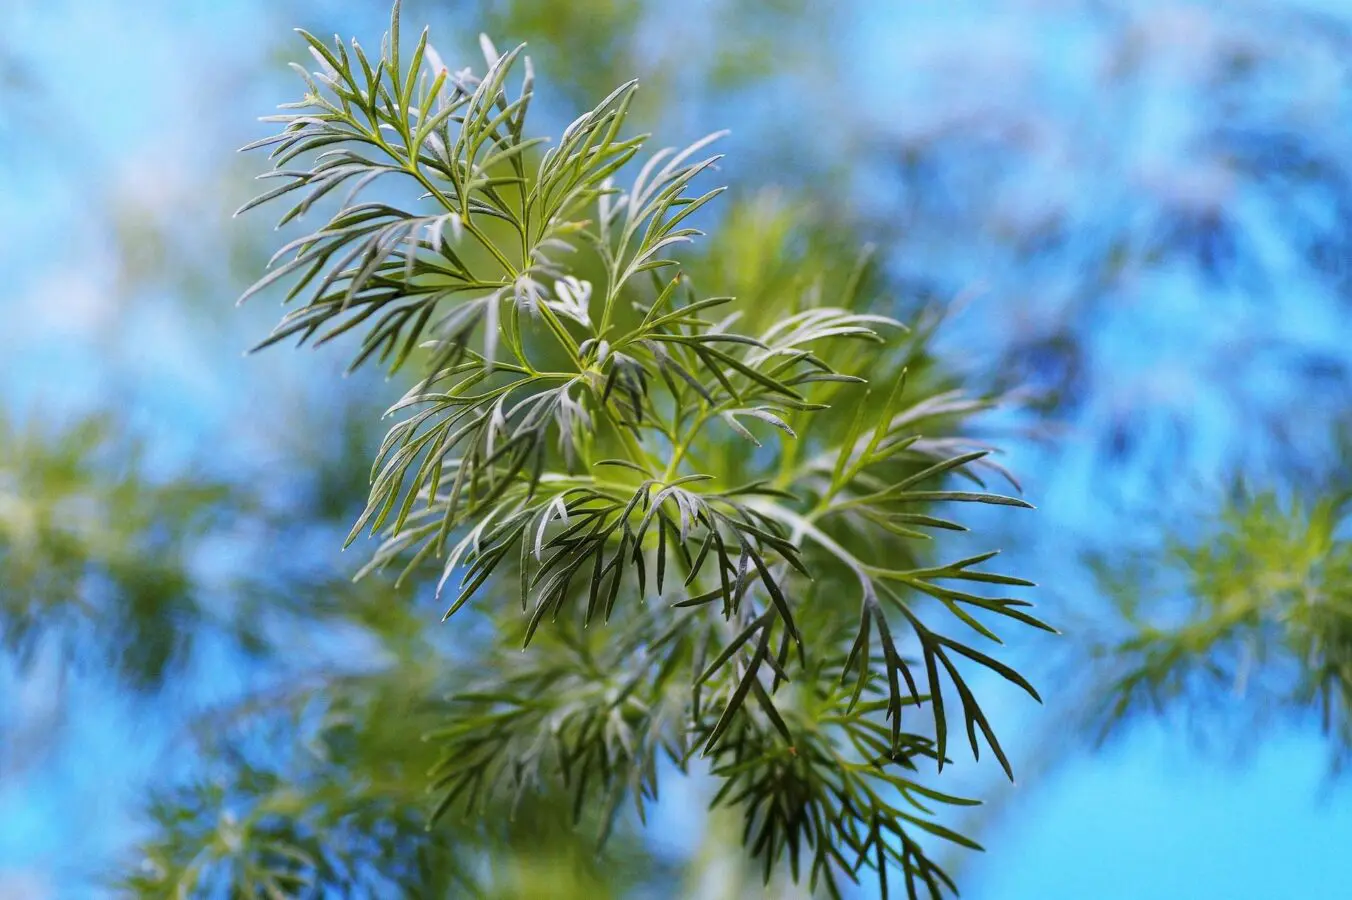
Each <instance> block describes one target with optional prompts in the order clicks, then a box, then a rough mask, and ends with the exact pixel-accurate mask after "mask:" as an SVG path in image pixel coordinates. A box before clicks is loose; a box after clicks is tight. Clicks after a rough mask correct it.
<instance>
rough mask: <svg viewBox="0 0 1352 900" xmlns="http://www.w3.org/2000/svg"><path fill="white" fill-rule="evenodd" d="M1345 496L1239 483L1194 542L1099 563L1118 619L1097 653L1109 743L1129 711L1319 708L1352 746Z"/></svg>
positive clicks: (1340, 755)
mask: <svg viewBox="0 0 1352 900" xmlns="http://www.w3.org/2000/svg"><path fill="white" fill-rule="evenodd" d="M1347 500H1348V497H1347V495H1346V494H1330V495H1325V496H1322V497H1320V498H1319V499H1317V500H1315V501H1314V502H1302V501H1300V500H1290V501H1288V502H1283V501H1281V500H1280V499H1279V498H1278V497H1277V495H1276V494H1274V493H1273V492H1271V491H1264V492H1259V493H1251V492H1249V491H1247V490H1244V489H1236V490H1235V491H1234V493H1233V496H1232V497H1231V498H1230V501H1229V503H1228V504H1227V505H1226V507H1225V508H1224V509H1223V510H1222V511H1221V512H1220V513H1219V514H1218V515H1217V516H1216V518H1215V520H1214V521H1213V522H1211V523H1209V524H1208V525H1206V526H1204V527H1203V528H1201V529H1200V530H1199V531H1200V533H1199V534H1198V535H1197V536H1196V537H1192V538H1188V539H1183V538H1178V537H1170V538H1169V539H1168V540H1167V542H1166V545H1165V547H1164V548H1163V550H1162V551H1158V552H1156V551H1152V552H1149V553H1140V554H1138V555H1135V556H1134V557H1129V558H1127V559H1121V558H1114V559H1112V560H1107V559H1104V558H1101V557H1100V558H1098V559H1097V560H1096V566H1097V569H1098V571H1099V572H1100V574H1101V576H1102V583H1103V584H1104V585H1105V586H1107V587H1108V592H1107V593H1108V595H1109V596H1110V597H1111V598H1112V599H1113V600H1114V606H1115V609H1116V612H1117V614H1118V615H1117V617H1116V618H1115V619H1114V620H1112V621H1111V623H1110V626H1109V628H1107V629H1104V628H1103V626H1102V625H1100V626H1099V628H1098V629H1097V630H1098V633H1099V635H1100V637H1099V639H1098V640H1097V641H1096V642H1095V643H1094V644H1093V645H1092V649H1091V650H1090V654H1089V655H1090V658H1091V659H1092V663H1091V665H1092V666H1093V667H1094V670H1097V671H1101V672H1104V673H1105V674H1104V675H1103V676H1102V677H1101V679H1098V680H1096V682H1095V687H1094V688H1093V689H1092V690H1090V691H1089V696H1090V698H1091V709H1092V713H1093V716H1094V719H1095V721H1096V722H1097V730H1098V734H1099V736H1100V737H1101V738H1104V737H1107V736H1109V735H1111V734H1114V733H1115V732H1116V731H1117V730H1119V729H1120V727H1121V726H1122V724H1123V723H1124V722H1126V721H1127V720H1129V719H1130V718H1131V717H1133V716H1136V715H1141V714H1146V715H1166V716H1173V715H1182V716H1185V717H1188V718H1190V719H1192V720H1193V721H1199V720H1200V719H1202V718H1203V717H1204V714H1206V713H1210V714H1211V715H1210V716H1205V721H1206V722H1207V724H1208V728H1210V727H1211V726H1212V725H1214V724H1215V721H1216V720H1217V719H1219V720H1222V721H1223V720H1224V719H1225V718H1226V717H1227V714H1228V716H1229V717H1235V716H1238V717H1240V718H1243V719H1248V718H1250V717H1253V718H1263V717H1270V716H1296V717H1305V716H1311V715H1312V716H1313V717H1314V718H1316V719H1317V720H1318V721H1319V722H1320V724H1321V727H1322V728H1323V730H1324V732H1325V733H1326V734H1327V735H1329V738H1330V742H1331V745H1332V751H1333V760H1334V763H1335V765H1336V766H1341V765H1342V764H1344V763H1345V762H1346V760H1347V759H1348V756H1349V753H1350V752H1352V716H1350V715H1349V713H1350V712H1352V539H1349V535H1348V533H1347V530H1346V525H1347Z"/></svg>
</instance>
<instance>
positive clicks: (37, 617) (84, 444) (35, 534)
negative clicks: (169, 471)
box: [0, 416, 229, 690]
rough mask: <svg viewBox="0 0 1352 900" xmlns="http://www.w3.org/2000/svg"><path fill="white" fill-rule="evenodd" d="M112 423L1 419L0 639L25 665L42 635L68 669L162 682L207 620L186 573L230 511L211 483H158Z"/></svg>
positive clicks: (137, 683) (144, 683)
mask: <svg viewBox="0 0 1352 900" xmlns="http://www.w3.org/2000/svg"><path fill="white" fill-rule="evenodd" d="M141 456H142V454H141V450H140V449H139V448H138V446H137V445H136V444H135V443H134V442H132V441H130V440H128V439H126V438H124V437H123V436H121V435H119V434H118V433H117V431H116V428H115V420H114V419H113V418H111V417H109V416H91V417H87V418H84V419H81V420H78V421H76V422H75V423H74V424H72V425H70V426H68V427H56V428H53V427H43V426H42V425H41V424H39V423H37V422H33V423H30V424H27V425H20V424H18V423H16V422H14V421H11V420H10V419H8V418H3V417H0V640H3V643H4V646H5V649H6V650H7V651H9V652H11V653H13V654H14V655H15V657H16V658H17V659H18V661H19V663H20V666H21V668H22V667H25V666H26V665H27V663H28V661H29V660H31V658H32V654H33V652H34V651H35V650H36V649H37V648H38V647H39V646H40V645H41V643H42V640H43V638H44V637H50V638H52V639H54V640H56V641H57V642H58V643H59V644H60V645H61V647H62V657H63V660H64V664H65V665H78V664H89V663H92V664H93V665H95V666H97V667H98V669H99V670H100V671H103V670H105V667H106V668H107V670H111V671H113V672H116V673H117V674H118V675H119V676H120V677H121V678H123V679H124V680H125V682H126V683H127V684H128V685H130V686H133V687H135V688H137V689H139V690H149V689H153V688H156V687H158V686H160V685H161V684H162V683H163V682H164V680H165V678H166V677H167V676H168V674H169V673H170V672H171V671H172V668H173V664H174V663H175V662H176V661H180V660H181V659H182V657H183V654H184V653H185V652H186V650H187V649H188V645H189V643H190V642H191V640H192V638H193V635H194V634H196V633H197V632H198V631H199V630H200V628H201V627H203V626H205V625H208V624H210V623H211V622H212V619H213V617H212V615H211V613H210V612H209V611H208V610H205V609H204V608H203V605H202V604H201V603H200V598H199V596H198V589H197V588H198V586H197V584H196V582H195V580H194V578H193V574H192V572H191V568H190V562H191V553H192V551H193V550H194V548H195V547H196V542H197V540H198V539H200V538H201V537H202V536H203V535H204V534H205V533H206V532H207V531H208V530H209V529H210V528H211V527H212V526H213V524H215V523H216V522H218V521H219V520H220V518H221V516H223V515H224V514H226V513H227V511H228V510H227V504H226V500H227V498H228V496H229V495H228V492H227V490H226V488H225V487H224V486H223V485H221V484H213V483H212V482H211V481H210V480H207V479H200V478H194V479H193V480H190V481H188V480H173V481H167V482H162V483H161V482H156V481H154V480H152V479H150V478H149V477H148V476H147V475H146V473H145V467H144V466H143V464H142V461H141Z"/></svg>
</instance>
